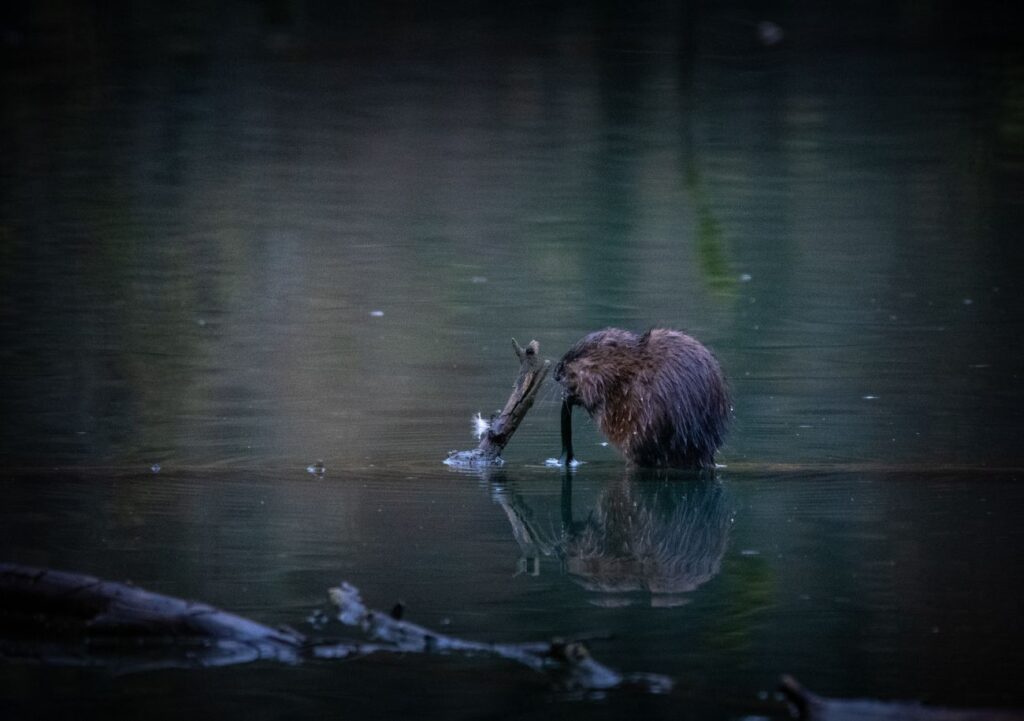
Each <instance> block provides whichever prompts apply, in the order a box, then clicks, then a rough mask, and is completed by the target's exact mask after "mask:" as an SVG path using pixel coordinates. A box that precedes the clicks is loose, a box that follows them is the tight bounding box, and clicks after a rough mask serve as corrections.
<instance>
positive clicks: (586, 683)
mask: <svg viewBox="0 0 1024 721" xmlns="http://www.w3.org/2000/svg"><path fill="white" fill-rule="evenodd" d="M329 594H330V597H331V601H333V602H334V604H335V605H336V606H337V607H338V619H339V620H340V621H341V622H342V623H344V624H346V625H349V626H355V627H358V628H360V629H362V631H363V632H364V633H366V634H367V635H368V636H369V637H370V638H372V639H374V640H376V641H379V642H382V643H383V644H385V645H384V646H382V647H381V648H387V647H388V646H390V647H391V650H394V651H398V652H402V653H436V654H443V655H464V656H491V657H496V658H501V659H505V660H507V661H514V662H516V663H520V664H522V665H524V666H527V667H529V668H531V669H533V670H534V671H539V672H541V673H545V674H547V675H549V676H550V677H552V679H553V680H554V681H555V682H556V685H557V686H559V687H560V688H563V689H565V690H573V691H579V690H583V691H603V690H608V689H615V688H633V689H638V690H642V691H646V692H648V693H667V692H668V691H670V690H671V689H672V681H671V680H670V679H669V678H668V677H666V676H660V675H657V674H647V673H632V674H622V673H619V672H618V671H615V670H613V669H611V668H608V667H607V666H605V665H604V664H602V663H600V662H598V661H596V660H595V659H594V658H593V657H592V656H591V655H590V652H589V651H588V650H587V647H586V646H585V645H584V644H583V643H582V642H581V641H571V640H561V639H557V640H553V641H546V642H536V643H481V642H479V641H468V640H465V639H461V638H457V637H455V636H448V635H445V634H443V633H437V632H436V631H432V630H430V629H428V628H424V627H423V626H418V625H416V624H414V623H409V622H408V621H403V620H402V619H401V618H400V615H401V607H398V608H396V611H395V612H393V613H391V614H384V613H381V612H380V611H374V610H371V609H369V608H367V607H366V606H365V605H364V604H363V601H362V599H361V598H360V596H359V590H358V589H356V588H355V587H354V586H351V585H349V584H347V583H343V584H342V585H341V586H339V587H338V588H332V589H331V590H330V591H329Z"/></svg>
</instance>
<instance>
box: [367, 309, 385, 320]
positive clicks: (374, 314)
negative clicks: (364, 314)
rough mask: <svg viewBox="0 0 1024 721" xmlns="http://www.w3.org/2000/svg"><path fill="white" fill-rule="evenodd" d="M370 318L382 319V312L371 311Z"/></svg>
mask: <svg viewBox="0 0 1024 721" xmlns="http://www.w3.org/2000/svg"><path fill="white" fill-rule="evenodd" d="M370 316H371V317H373V318H383V317H384V311H382V310H371V311H370Z"/></svg>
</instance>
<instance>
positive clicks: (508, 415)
mask: <svg viewBox="0 0 1024 721" xmlns="http://www.w3.org/2000/svg"><path fill="white" fill-rule="evenodd" d="M512 349H513V350H514V351H515V354H516V357H517V358H519V377H518V378H516V382H515V385H514V386H513V387H512V394H511V395H510V396H509V397H508V400H507V401H506V402H505V407H504V408H502V409H501V412H500V413H498V414H497V415H496V416H494V417H493V418H491V420H490V422H489V423H488V427H487V429H486V430H484V432H483V434H482V436H481V438H480V445H479V446H477V447H476V448H474V449H473V450H471V451H453V452H452V453H450V454H449V455H448V458H446V459H445V461H444V462H445V463H446V464H448V465H449V466H463V467H466V466H469V467H471V466H489V465H501V464H502V463H504V461H503V460H502V458H501V452H502V450H504V448H505V446H506V445H508V442H509V441H510V440H511V439H512V435H513V434H514V433H515V432H516V429H517V428H519V424H520V423H522V421H523V418H525V417H526V414H527V412H528V411H529V410H530V408H532V407H533V401H534V399H535V398H536V396H537V391H539V390H540V386H541V383H542V382H543V381H544V378H545V376H547V373H548V370H549V369H550V367H551V361H548V360H544V359H543V358H541V357H540V344H539V343H538V342H537V341H535V340H532V341H530V343H529V344H528V345H527V346H526V348H523V347H522V346H520V345H519V344H518V343H517V342H516V340H515V338H513V339H512Z"/></svg>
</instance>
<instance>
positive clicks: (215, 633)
mask: <svg viewBox="0 0 1024 721" xmlns="http://www.w3.org/2000/svg"><path fill="white" fill-rule="evenodd" d="M329 596H330V598H331V600H332V601H333V602H334V604H335V605H336V606H337V613H336V616H335V617H336V618H337V620H338V621H340V622H341V623H342V624H344V625H346V626H348V627H354V628H358V629H360V630H361V631H362V632H363V633H364V634H365V636H366V637H367V639H368V641H351V640H326V639H321V638H316V637H310V636H305V635H303V634H301V633H298V632H296V631H291V630H287V629H274V628H270V627H269V626H264V625H263V624H261V623H257V622H255V621H251V620H249V619H247V618H244V617H242V616H236V615H235V614H233V613H228V612H226V611H221V610H220V609H217V608H214V607H212V606H208V605H206V604H204V603H196V602H193V601H185V600H182V599H180V598H174V597H173V596H164V595H162V594H159V593H152V592H150V591H146V590H144V589H141V588H136V587H134V586H129V585H127V584H124V583H116V582H113V581H103V580H100V579H98V578H93V577H92V576H85V575H82V574H79V573H67V572H63V571H51V570H49V569H45V568H32V567H28V566H18V565H15V564H4V563H0V661H17V662H31V663H42V664H46V665H50V666H94V667H101V668H105V669H109V670H113V671H116V672H119V673H132V672H139V671H152V670H155V669H167V668H197V667H199V668H202V667H208V666H223V665H227V664H238V663H248V662H251V661H256V660H271V661H278V662H283V663H289V664H298V663H303V662H306V661H309V660H311V659H319V660H322V661H327V660H337V659H351V658H357V657H362V656H367V655H370V654H377V653H395V654H403V655H404V654H410V653H422V654H432V655H434V654H436V655H459V656H465V657H492V658H498V659H504V660H506V661H512V662H515V663H520V664H523V665H524V666H526V667H528V668H530V669H533V670H534V671H536V672H538V673H541V674H543V675H545V676H547V677H548V678H549V679H550V680H551V682H552V683H553V684H554V685H555V686H556V687H558V688H563V689H567V690H576V691H581V690H582V691H604V690H609V689H618V688H623V689H632V690H638V691H642V692H646V693H667V692H668V691H669V690H671V688H672V681H671V680H670V679H668V678H666V677H665V676H660V675H657V674H647V673H620V672H618V671H615V670H614V669H612V668H609V667H608V666H605V665H604V664H602V663H600V662H599V661H597V660H596V659H594V658H593V657H592V656H591V655H590V652H589V651H588V650H587V648H586V646H585V645H584V644H583V642H582V641H578V640H553V641H541V642H526V643H484V642H480V641H473V640H469V639H463V638H458V637H456V636H449V635H446V634H443V633H438V632H436V631H433V630H431V629H428V628H425V627H423V626H419V625H417V624H414V623H410V622H408V621H403V620H401V618H400V615H401V606H396V608H395V610H394V611H392V612H391V613H390V614H389V613H384V612H382V611H377V610H374V609H371V608H367V607H366V606H365V605H364V604H363V601H362V599H361V597H360V594H359V590H358V589H357V588H355V587H354V586H351V585H349V584H347V583H343V584H341V586H340V587H338V588H332V589H330V590H329ZM320 618H321V623H319V624H318V625H317V626H316V628H317V629H318V630H319V629H320V628H321V627H322V626H323V623H322V621H323V620H326V619H328V618H329V616H328V615H326V614H321V615H320Z"/></svg>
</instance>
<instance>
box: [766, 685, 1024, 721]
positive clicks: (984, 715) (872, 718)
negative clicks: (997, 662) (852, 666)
mask: <svg viewBox="0 0 1024 721" xmlns="http://www.w3.org/2000/svg"><path fill="white" fill-rule="evenodd" d="M779 690H780V691H782V694H783V696H785V698H786V700H787V701H788V702H789V704H790V707H791V708H792V710H793V711H794V713H795V714H796V715H797V718H799V719H802V721H1024V712H1022V711H1018V710H1005V711H1004V710H1001V709H955V708H941V707H938V706H923V705H921V704H918V703H912V702H908V701H875V700H871V699H837V698H825V697H823V696H818V695H816V694H813V693H811V692H810V691H808V690H807V689H805V688H804V687H803V686H801V685H800V684H799V683H797V681H796V679H794V678H793V677H792V676H783V677H782V680H781V681H780V682H779Z"/></svg>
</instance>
